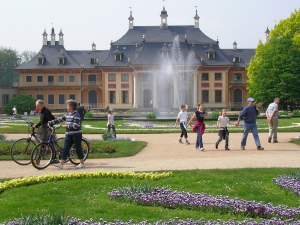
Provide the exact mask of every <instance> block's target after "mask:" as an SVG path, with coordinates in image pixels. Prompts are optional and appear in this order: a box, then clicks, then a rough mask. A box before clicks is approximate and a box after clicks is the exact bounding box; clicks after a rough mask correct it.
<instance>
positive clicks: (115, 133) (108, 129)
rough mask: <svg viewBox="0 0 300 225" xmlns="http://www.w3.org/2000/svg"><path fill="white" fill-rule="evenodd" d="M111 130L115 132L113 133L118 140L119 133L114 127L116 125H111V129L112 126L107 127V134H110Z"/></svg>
mask: <svg viewBox="0 0 300 225" xmlns="http://www.w3.org/2000/svg"><path fill="white" fill-rule="evenodd" d="M110 129H112V130H113V132H114V137H115V138H117V132H116V128H115V126H114V125H111V127H110V125H107V132H108V133H109V132H110Z"/></svg>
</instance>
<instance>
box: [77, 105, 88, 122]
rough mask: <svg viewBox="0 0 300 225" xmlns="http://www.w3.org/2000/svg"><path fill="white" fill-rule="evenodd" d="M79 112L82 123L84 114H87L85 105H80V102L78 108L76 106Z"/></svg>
mask: <svg viewBox="0 0 300 225" xmlns="http://www.w3.org/2000/svg"><path fill="white" fill-rule="evenodd" d="M76 110H77V112H78V113H79V115H80V121H81V123H82V121H83V120H84V115H85V114H86V110H85V108H84V106H81V105H80V102H78V103H77V108H76Z"/></svg>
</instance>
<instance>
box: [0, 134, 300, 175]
mask: <svg viewBox="0 0 300 225" xmlns="http://www.w3.org/2000/svg"><path fill="white" fill-rule="evenodd" d="M84 136H85V137H86V138H100V135H99V134H98V135H84ZM298 136H299V133H279V134H278V141H279V143H268V142H267V139H268V134H267V133H259V137H260V140H261V143H262V146H263V147H264V148H265V150H264V151H258V150H256V146H255V143H254V140H253V137H252V134H249V136H248V141H247V146H246V150H245V151H242V150H240V141H241V137H242V134H241V133H231V134H230V136H229V148H230V149H231V150H230V151H225V150H224V145H225V142H224V141H222V142H221V143H220V145H219V149H218V150H216V149H215V142H216V140H217V138H218V137H217V134H216V133H206V134H204V135H203V142H204V148H205V151H203V152H201V151H199V150H198V151H196V150H195V140H196V134H195V133H189V141H190V142H191V144H190V145H186V144H179V143H178V139H179V134H174V133H173V134H131V135H128V134H123V135H122V134H119V135H118V137H130V138H134V139H136V140H138V141H146V142H148V145H147V147H146V148H144V149H143V150H142V151H141V152H140V153H138V154H137V155H135V156H132V157H125V158H111V159H87V161H86V165H87V167H86V168H84V169H81V170H76V169H75V168H74V166H73V165H72V164H70V163H67V164H65V167H64V169H63V170H61V169H58V168H56V167H54V166H52V165H50V166H49V167H48V168H46V169H44V170H37V169H35V168H34V167H33V166H31V165H27V166H20V165H18V164H16V163H14V162H13V161H0V171H1V172H0V178H17V177H24V176H33V175H35V176H38V175H43V174H48V173H53V174H55V173H70V172H78V171H89V172H91V171H168V170H193V169H217V168H219V169H233V168H271V167H290V168H298V167H299V166H300V161H299V159H300V146H298V145H294V144H291V143H289V140H290V139H291V138H295V137H298ZM21 137H27V135H26V134H9V135H8V137H7V139H18V138H21Z"/></svg>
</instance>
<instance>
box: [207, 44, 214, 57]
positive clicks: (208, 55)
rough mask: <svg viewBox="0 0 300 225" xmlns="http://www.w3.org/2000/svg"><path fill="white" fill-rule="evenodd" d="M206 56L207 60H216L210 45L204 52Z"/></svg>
mask: <svg viewBox="0 0 300 225" xmlns="http://www.w3.org/2000/svg"><path fill="white" fill-rule="evenodd" d="M206 54H207V58H208V59H215V58H216V51H215V50H214V49H213V48H212V44H211V45H210V48H209V49H208V50H207V51H206Z"/></svg>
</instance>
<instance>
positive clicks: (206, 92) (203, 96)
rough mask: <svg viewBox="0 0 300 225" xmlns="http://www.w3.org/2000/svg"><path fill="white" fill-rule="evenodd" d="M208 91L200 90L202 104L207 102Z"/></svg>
mask: <svg viewBox="0 0 300 225" xmlns="http://www.w3.org/2000/svg"><path fill="white" fill-rule="evenodd" d="M208 97H209V96H208V90H202V102H208Z"/></svg>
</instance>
